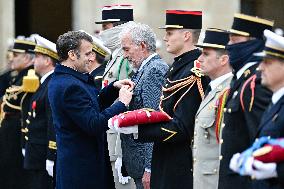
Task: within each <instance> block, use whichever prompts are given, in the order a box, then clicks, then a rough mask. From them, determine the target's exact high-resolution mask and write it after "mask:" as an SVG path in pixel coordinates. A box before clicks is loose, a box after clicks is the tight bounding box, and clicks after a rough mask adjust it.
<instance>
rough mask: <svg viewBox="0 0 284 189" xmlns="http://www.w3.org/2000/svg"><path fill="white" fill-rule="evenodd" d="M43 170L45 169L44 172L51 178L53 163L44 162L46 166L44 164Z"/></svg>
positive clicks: (49, 161)
mask: <svg viewBox="0 0 284 189" xmlns="http://www.w3.org/2000/svg"><path fill="white" fill-rule="evenodd" d="M45 166H46V167H45V168H46V171H47V173H48V174H49V176H52V177H53V166H54V161H51V160H48V159H47V160H46V164H45Z"/></svg>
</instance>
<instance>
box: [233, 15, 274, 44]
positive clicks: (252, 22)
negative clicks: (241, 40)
mask: <svg viewBox="0 0 284 189" xmlns="http://www.w3.org/2000/svg"><path fill="white" fill-rule="evenodd" d="M273 25H274V21H272V20H267V19H263V18H259V17H255V16H249V15H245V14H240V13H236V14H235V15H234V21H233V25H232V28H231V29H230V30H229V33H232V34H236V35H241V36H246V37H255V38H259V39H262V37H263V31H264V30H265V29H268V30H272V27H273Z"/></svg>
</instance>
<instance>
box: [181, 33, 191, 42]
mask: <svg viewBox="0 0 284 189" xmlns="http://www.w3.org/2000/svg"><path fill="white" fill-rule="evenodd" d="M183 36H184V41H189V40H191V39H192V33H191V32H190V31H184V35H183Z"/></svg>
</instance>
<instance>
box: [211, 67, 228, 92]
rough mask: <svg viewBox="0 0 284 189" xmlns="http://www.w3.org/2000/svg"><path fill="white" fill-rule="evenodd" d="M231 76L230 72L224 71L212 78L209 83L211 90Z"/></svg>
mask: <svg viewBox="0 0 284 189" xmlns="http://www.w3.org/2000/svg"><path fill="white" fill-rule="evenodd" d="M231 76H233V74H232V72H229V73H226V74H224V75H222V76H220V77H217V78H216V79H214V80H212V81H211V82H210V83H209V85H210V86H211V91H213V90H214V89H216V88H217V87H218V86H219V85H220V84H221V83H222V82H223V81H225V80H226V79H228V78H229V77H231Z"/></svg>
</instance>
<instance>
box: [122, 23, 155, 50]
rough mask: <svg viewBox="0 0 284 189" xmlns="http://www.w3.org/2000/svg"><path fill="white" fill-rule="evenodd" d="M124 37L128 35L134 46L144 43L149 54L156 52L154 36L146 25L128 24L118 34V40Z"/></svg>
mask: <svg viewBox="0 0 284 189" xmlns="http://www.w3.org/2000/svg"><path fill="white" fill-rule="evenodd" d="M126 35H130V36H131V38H132V40H133V42H134V43H135V44H136V45H140V44H141V42H144V43H145V44H146V46H147V50H148V51H149V52H156V34H155V33H154V32H153V30H152V29H151V28H150V27H149V26H148V25H146V24H141V23H136V22H129V23H128V24H126V25H125V27H123V29H122V31H121V32H120V35H119V37H120V40H121V39H122V38H123V37H124V36H126Z"/></svg>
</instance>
